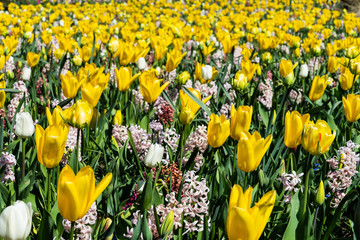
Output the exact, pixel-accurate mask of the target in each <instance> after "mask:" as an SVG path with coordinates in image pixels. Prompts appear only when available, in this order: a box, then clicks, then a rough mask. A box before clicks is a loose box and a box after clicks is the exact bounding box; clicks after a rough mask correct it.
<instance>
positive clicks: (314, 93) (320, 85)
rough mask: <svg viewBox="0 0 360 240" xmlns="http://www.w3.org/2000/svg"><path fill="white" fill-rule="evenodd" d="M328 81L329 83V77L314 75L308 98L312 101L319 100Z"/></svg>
mask: <svg viewBox="0 0 360 240" xmlns="http://www.w3.org/2000/svg"><path fill="white" fill-rule="evenodd" d="M329 83H331V78H328V77H327V76H326V75H325V76H321V77H320V76H316V77H315V78H314V79H313V81H312V84H311V89H310V93H309V98H310V100H311V101H313V102H315V101H317V100H319V99H320V98H321V97H322V95H323V94H324V92H325V88H326V87H327V85H328V84H329Z"/></svg>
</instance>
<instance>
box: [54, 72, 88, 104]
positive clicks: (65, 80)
mask: <svg viewBox="0 0 360 240" xmlns="http://www.w3.org/2000/svg"><path fill="white" fill-rule="evenodd" d="M60 80H61V87H62V90H63V93H64V96H65V97H66V98H74V97H75V96H76V95H77V93H78V91H79V88H80V87H81V85H82V84H83V82H84V81H85V80H86V78H82V79H79V78H77V77H75V76H73V75H72V73H71V72H70V71H67V73H66V74H65V75H60Z"/></svg>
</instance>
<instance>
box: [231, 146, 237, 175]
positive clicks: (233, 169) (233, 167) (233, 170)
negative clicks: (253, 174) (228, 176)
mask: <svg viewBox="0 0 360 240" xmlns="http://www.w3.org/2000/svg"><path fill="white" fill-rule="evenodd" d="M236 150H237V146H236V141H234V159H233V163H232V164H233V165H232V174H235V165H236V164H235V162H236Z"/></svg>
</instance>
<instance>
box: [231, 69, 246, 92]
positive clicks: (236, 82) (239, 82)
mask: <svg viewBox="0 0 360 240" xmlns="http://www.w3.org/2000/svg"><path fill="white" fill-rule="evenodd" d="M230 83H231V86H232V87H233V88H234V89H236V90H238V91H242V90H245V89H246V87H247V86H248V78H247V77H246V74H244V72H243V71H237V72H236V74H235V77H234V78H233V79H231V81H230Z"/></svg>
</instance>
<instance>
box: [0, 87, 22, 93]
mask: <svg viewBox="0 0 360 240" xmlns="http://www.w3.org/2000/svg"><path fill="white" fill-rule="evenodd" d="M0 91H4V92H6V93H21V91H20V90H17V89H14V88H0Z"/></svg>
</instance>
